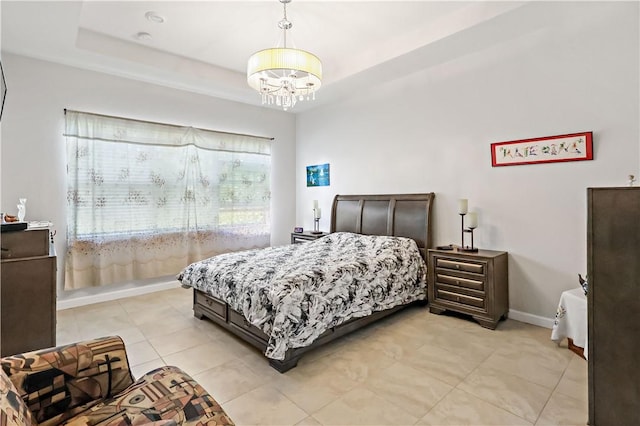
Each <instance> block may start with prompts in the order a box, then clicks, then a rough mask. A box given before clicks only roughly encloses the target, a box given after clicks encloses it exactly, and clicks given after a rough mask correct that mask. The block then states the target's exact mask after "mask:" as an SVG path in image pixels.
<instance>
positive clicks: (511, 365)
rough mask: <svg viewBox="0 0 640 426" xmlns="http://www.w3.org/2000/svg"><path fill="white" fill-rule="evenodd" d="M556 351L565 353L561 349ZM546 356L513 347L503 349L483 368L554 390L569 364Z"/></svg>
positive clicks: (490, 358) (560, 359) (488, 360)
mask: <svg viewBox="0 0 640 426" xmlns="http://www.w3.org/2000/svg"><path fill="white" fill-rule="evenodd" d="M556 350H557V351H563V349H561V348H557V349H556ZM544 355H545V354H544V352H542V351H540V352H538V353H531V352H529V351H518V350H517V348H513V347H503V348H500V349H498V350H497V351H496V352H495V353H494V354H493V355H491V356H490V357H489V358H488V359H487V360H486V361H485V362H483V363H482V364H481V367H483V368H492V369H494V370H498V371H502V372H504V373H509V374H513V375H515V376H518V377H521V378H523V379H525V380H529V381H530V382H533V383H537V384H539V385H542V386H545V387H548V388H550V389H553V388H555V386H556V385H557V384H558V382H559V381H560V378H561V377H562V373H563V372H564V370H565V368H566V367H567V365H568V363H569V362H568V360H565V359H564V358H562V357H560V358H558V357H555V359H553V357H548V356H544Z"/></svg>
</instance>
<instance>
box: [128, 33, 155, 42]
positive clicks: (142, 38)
mask: <svg viewBox="0 0 640 426" xmlns="http://www.w3.org/2000/svg"><path fill="white" fill-rule="evenodd" d="M133 37H134V38H135V39H136V40H140V41H149V40H151V39H152V38H153V37H152V36H151V34H149V33H147V32H144V31H140V32H138V33H136V34H135V35H134V36H133Z"/></svg>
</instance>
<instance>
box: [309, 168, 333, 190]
mask: <svg viewBox="0 0 640 426" xmlns="http://www.w3.org/2000/svg"><path fill="white" fill-rule="evenodd" d="M330 183H331V182H330V179H329V163H326V164H318V165H315V166H307V186H329V185H330Z"/></svg>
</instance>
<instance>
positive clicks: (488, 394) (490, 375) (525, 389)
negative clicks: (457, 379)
mask: <svg viewBox="0 0 640 426" xmlns="http://www.w3.org/2000/svg"><path fill="white" fill-rule="evenodd" d="M458 389H461V390H463V391H465V392H468V393H471V394H473V395H475V396H477V397H478V398H481V399H484V400H485V401H487V402H489V403H491V404H493V405H495V406H497V407H500V408H503V409H505V410H507V411H510V412H511V413H513V414H515V415H517V416H519V417H522V418H524V419H525V420H527V421H529V422H532V423H533V422H535V421H536V419H537V418H538V415H539V414H540V412H541V411H542V409H543V408H544V405H545V403H546V402H547V399H548V398H549V396H550V395H551V391H552V389H549V388H546V387H544V386H541V385H538V384H536V383H533V382H529V381H527V380H524V379H522V378H520V377H517V376H514V375H511V374H506V373H502V372H500V371H497V370H492V369H488V368H487V369H481V368H478V369H477V370H475V371H474V372H473V373H471V374H470V375H469V376H468V377H467V378H466V379H465V380H464V381H463V382H462V383H460V385H458Z"/></svg>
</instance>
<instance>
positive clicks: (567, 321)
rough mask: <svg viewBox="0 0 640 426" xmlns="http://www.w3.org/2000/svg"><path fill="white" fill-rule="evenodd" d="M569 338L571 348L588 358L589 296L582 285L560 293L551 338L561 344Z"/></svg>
mask: <svg viewBox="0 0 640 426" xmlns="http://www.w3.org/2000/svg"><path fill="white" fill-rule="evenodd" d="M565 337H566V338H567V339H568V341H569V344H568V346H569V349H571V350H572V351H573V352H575V353H577V354H578V355H580V356H581V357H582V358H585V359H586V358H587V349H588V342H587V296H585V294H584V291H583V290H582V288H581V287H578V288H574V289H573V290H567V291H563V292H562V295H560V302H559V303H558V310H557V312H556V319H555V321H554V323H553V329H552V330H551V340H553V341H554V342H557V343H558V344H560V342H561V341H562V340H563V339H564V338H565Z"/></svg>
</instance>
